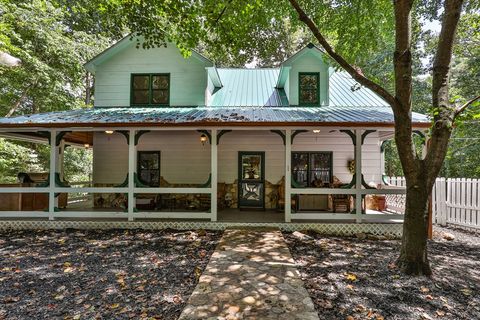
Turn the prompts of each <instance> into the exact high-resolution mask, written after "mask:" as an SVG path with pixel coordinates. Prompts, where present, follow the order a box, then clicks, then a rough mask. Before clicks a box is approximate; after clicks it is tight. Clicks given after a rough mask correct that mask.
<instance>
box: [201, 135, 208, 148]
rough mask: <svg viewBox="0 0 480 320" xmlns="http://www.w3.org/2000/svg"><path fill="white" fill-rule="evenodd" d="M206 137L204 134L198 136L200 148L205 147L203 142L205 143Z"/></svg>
mask: <svg viewBox="0 0 480 320" xmlns="http://www.w3.org/2000/svg"><path fill="white" fill-rule="evenodd" d="M207 139H208V137H207V135H206V134H205V133H202V135H201V136H200V142H201V143H202V146H204V145H205V142H207Z"/></svg>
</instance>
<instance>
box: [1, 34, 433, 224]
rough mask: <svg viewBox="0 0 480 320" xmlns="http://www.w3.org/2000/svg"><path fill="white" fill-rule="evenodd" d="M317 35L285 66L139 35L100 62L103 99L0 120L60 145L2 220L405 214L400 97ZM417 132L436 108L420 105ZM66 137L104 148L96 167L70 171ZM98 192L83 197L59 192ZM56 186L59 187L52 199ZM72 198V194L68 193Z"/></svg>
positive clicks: (15, 133) (320, 218)
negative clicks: (237, 63) (220, 59)
mask: <svg viewBox="0 0 480 320" xmlns="http://www.w3.org/2000/svg"><path fill="white" fill-rule="evenodd" d="M327 61H328V60H326V59H324V54H323V52H322V50H320V49H319V48H317V47H316V46H314V45H312V44H310V45H308V46H307V47H305V48H303V49H302V50H300V51H299V52H297V53H296V54H295V55H293V56H292V57H290V58H289V59H287V60H286V61H285V62H283V63H282V64H281V66H280V67H279V68H265V69H238V68H217V67H216V66H215V64H214V63H213V62H212V61H210V60H209V59H207V58H205V57H204V56H202V55H201V54H199V53H197V52H195V51H194V52H193V53H192V54H191V56H190V57H188V58H184V57H183V56H182V55H181V54H180V52H179V50H178V49H177V48H176V46H174V45H168V46H167V47H160V48H154V49H148V50H146V49H137V48H136V46H135V41H131V40H130V38H129V37H127V38H125V39H123V40H121V41H120V42H118V43H117V44H115V45H114V46H112V47H111V48H109V49H108V50H106V51H104V52H103V53H102V54H100V55H98V56H97V57H95V58H94V59H92V60H91V61H89V62H88V63H87V64H86V65H85V68H86V69H87V70H88V71H89V72H91V73H92V74H94V75H95V88H94V90H95V91H94V107H93V108H89V109H81V110H71V111H65V112H54V113H44V114H34V115H24V116H19V117H13V118H3V119H0V131H1V132H0V135H1V136H3V137H8V138H16V139H30V140H34V141H37V142H41V143H49V144H50V145H51V161H50V171H49V173H48V178H46V181H44V182H43V183H37V184H35V183H29V184H27V183H21V182H19V184H17V185H15V186H8V185H2V186H0V196H2V197H4V199H6V197H8V196H10V197H12V196H13V195H14V194H15V195H20V197H21V196H24V195H26V194H30V195H32V194H33V195H39V194H42V195H44V197H46V198H45V199H46V200H48V201H45V203H44V206H43V207H42V206H40V205H39V206H30V207H28V206H25V207H24V206H20V207H19V206H17V207H15V206H12V207H11V208H9V207H6V208H3V211H0V217H1V218H2V219H17V218H18V217H22V218H25V219H37V220H39V221H43V220H45V221H51V222H52V221H53V222H54V221H79V219H81V220H82V221H89V222H92V221H105V219H109V220H108V221H124V222H123V223H126V224H128V223H135V222H141V221H150V222H151V221H155V222H159V223H160V222H165V223H166V222H172V221H189V222H192V221H196V222H205V223H207V222H209V221H210V223H224V224H235V223H264V224H265V223H266V224H268V223H283V224H289V223H306V222H309V223H310V222H315V223H322V222H342V221H343V222H376V223H380V222H385V221H390V222H391V221H393V220H395V221H401V220H402V219H403V216H402V215H401V214H398V210H397V209H398V208H397V207H398V206H399V202H401V198H402V197H403V195H402V194H403V193H404V189H402V188H395V187H391V186H388V185H386V184H385V181H384V179H383V173H384V159H383V152H382V145H383V142H384V141H386V140H388V139H391V138H392V137H393V133H394V119H393V113H392V111H391V109H390V107H389V105H388V104H387V103H386V102H385V101H384V100H382V99H381V98H380V97H379V96H377V95H376V94H374V93H373V92H372V91H370V90H368V89H367V88H364V87H362V86H360V85H359V84H358V83H356V82H355V81H354V80H353V79H352V78H351V77H350V76H349V75H348V73H346V72H344V71H342V70H336V69H335V68H333V67H332V66H329V65H328V62H327ZM412 117H413V125H414V127H415V129H416V130H417V132H418V133H419V134H422V132H423V131H425V130H426V128H428V127H429V125H430V121H429V119H428V118H427V117H426V116H424V115H421V114H416V113H413V114H412ZM66 146H73V147H87V148H92V150H93V164H92V165H93V179H92V181H91V182H90V183H89V184H86V185H78V184H74V183H73V182H72V181H64V180H63V165H62V163H63V150H64V148H65V147H66ZM78 193H83V194H89V195H91V196H90V197H88V201H84V202H81V203H78V202H75V203H73V202H72V201H69V200H67V201H66V202H65V201H60V200H59V198H60V197H61V195H67V198H68V199H70V198H72V195H73V194H78ZM47 198H48V199H47ZM61 202H62V203H61Z"/></svg>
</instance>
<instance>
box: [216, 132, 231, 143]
mask: <svg viewBox="0 0 480 320" xmlns="http://www.w3.org/2000/svg"><path fill="white" fill-rule="evenodd" d="M228 132H232V130H220V131H219V132H218V133H217V145H218V144H219V143H220V138H221V137H222V136H223V135H224V134H225V133H228Z"/></svg>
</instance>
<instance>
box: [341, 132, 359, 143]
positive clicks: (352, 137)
mask: <svg viewBox="0 0 480 320" xmlns="http://www.w3.org/2000/svg"><path fill="white" fill-rule="evenodd" d="M339 131H340V132H343V133H346V134H348V135H349V136H350V139H352V143H353V145H354V146H356V145H357V137H356V136H355V133H353V131H352V130H339Z"/></svg>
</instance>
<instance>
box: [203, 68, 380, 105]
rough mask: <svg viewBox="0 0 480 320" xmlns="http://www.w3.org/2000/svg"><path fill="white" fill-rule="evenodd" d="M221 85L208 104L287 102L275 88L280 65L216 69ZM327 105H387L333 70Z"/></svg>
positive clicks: (283, 103)
mask: <svg viewBox="0 0 480 320" xmlns="http://www.w3.org/2000/svg"><path fill="white" fill-rule="evenodd" d="M217 70H218V75H219V76H220V80H221V83H222V85H223V87H221V88H219V90H217V91H216V92H215V93H214V94H213V95H212V99H211V101H210V103H209V104H208V106H209V107H285V106H288V105H289V101H288V99H287V96H286V94H285V90H284V89H279V88H277V87H276V85H277V81H278V77H279V76H280V70H281V69H280V68H273V69H221V68H219V69H217ZM329 86H330V88H329V105H330V106H344V107H349V106H350V107H360V106H371V107H375V106H388V103H387V102H385V101H384V100H383V99H382V98H380V97H379V96H378V95H377V94H375V93H373V92H372V91H371V90H370V89H367V88H365V87H362V86H360V85H358V83H357V82H356V81H355V80H354V79H353V78H352V77H351V76H350V75H349V74H348V73H347V72H345V71H333V69H332V72H331V74H330V81H329Z"/></svg>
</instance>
